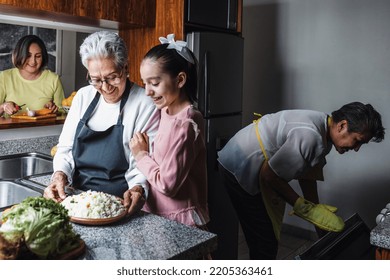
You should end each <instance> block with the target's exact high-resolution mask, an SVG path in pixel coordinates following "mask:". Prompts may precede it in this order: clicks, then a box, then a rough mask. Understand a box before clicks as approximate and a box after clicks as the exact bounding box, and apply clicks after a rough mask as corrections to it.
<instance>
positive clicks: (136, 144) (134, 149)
mask: <svg viewBox="0 0 390 280" xmlns="http://www.w3.org/2000/svg"><path fill="white" fill-rule="evenodd" d="M129 147H130V150H131V153H132V154H133V156H134V158H135V159H136V160H139V159H141V158H142V157H143V156H144V155H145V154H148V152H149V137H148V135H146V133H141V132H137V133H135V134H134V136H133V138H131V139H130V143H129Z"/></svg>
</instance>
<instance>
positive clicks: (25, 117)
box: [11, 113, 57, 120]
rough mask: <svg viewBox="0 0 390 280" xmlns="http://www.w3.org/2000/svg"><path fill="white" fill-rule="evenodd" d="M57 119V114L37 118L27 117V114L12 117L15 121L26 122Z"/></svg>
mask: <svg viewBox="0 0 390 280" xmlns="http://www.w3.org/2000/svg"><path fill="white" fill-rule="evenodd" d="M55 117H57V114H47V115H42V116H35V117H30V116H27V113H20V114H15V115H11V118H13V119H24V120H41V119H48V118H55Z"/></svg>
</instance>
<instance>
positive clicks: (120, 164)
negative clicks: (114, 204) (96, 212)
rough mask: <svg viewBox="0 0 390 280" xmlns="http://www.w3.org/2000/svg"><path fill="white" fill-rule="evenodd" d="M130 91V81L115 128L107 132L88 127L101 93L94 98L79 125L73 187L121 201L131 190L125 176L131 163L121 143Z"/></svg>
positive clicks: (74, 148) (74, 154) (74, 153)
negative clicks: (124, 110) (112, 196)
mask: <svg viewBox="0 0 390 280" xmlns="http://www.w3.org/2000/svg"><path fill="white" fill-rule="evenodd" d="M130 88H131V83H130V81H127V83H126V89H125V91H124V93H123V96H122V100H121V104H120V109H119V116H118V121H117V123H116V124H115V125H113V126H111V127H109V128H108V129H107V130H105V131H94V130H92V129H90V128H89V127H88V124H87V123H88V121H89V119H90V118H91V115H92V112H93V111H94V109H95V107H96V105H97V103H98V101H99V98H100V93H99V92H96V95H95V98H94V99H93V100H92V102H91V104H90V105H89V106H88V108H87V110H86V112H85V113H84V116H83V117H82V119H81V120H80V122H79V124H78V125H77V130H76V134H75V135H76V136H75V139H74V142H73V151H72V153H73V158H74V162H75V173H74V175H73V186H74V187H76V188H78V189H81V190H84V191H86V190H94V191H102V192H105V193H109V194H113V195H116V196H119V197H122V198H123V193H124V192H125V191H127V190H128V184H127V181H126V179H125V173H126V171H127V169H128V168H129V163H128V161H127V160H126V157H125V152H124V148H123V143H122V142H123V125H122V110H123V107H124V105H125V104H126V101H127V99H128V97H129V93H130ZM103 118H104V117H102V121H104V120H103Z"/></svg>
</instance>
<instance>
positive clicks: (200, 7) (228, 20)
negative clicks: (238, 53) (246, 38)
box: [185, 0, 242, 33]
mask: <svg viewBox="0 0 390 280" xmlns="http://www.w3.org/2000/svg"><path fill="white" fill-rule="evenodd" d="M185 9H186V11H185V26H186V29H188V30H189V31H190V30H191V31H192V30H211V31H219V32H238V33H240V32H241V10H242V0H213V1H209V0H186V7H185Z"/></svg>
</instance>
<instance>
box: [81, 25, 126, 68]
mask: <svg viewBox="0 0 390 280" xmlns="http://www.w3.org/2000/svg"><path fill="white" fill-rule="evenodd" d="M80 57H81V62H82V63H83V65H84V66H85V68H87V63H88V61H89V60H90V59H94V58H112V59H113V60H114V63H115V65H116V66H117V67H118V68H123V67H124V66H125V65H126V64H127V59H128V53H127V47H126V44H125V42H124V41H123V39H122V38H121V37H119V35H118V34H116V33H114V32H110V31H98V32H95V33H92V34H91V35H89V36H88V37H87V38H85V40H84V42H83V43H82V44H81V46H80Z"/></svg>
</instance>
